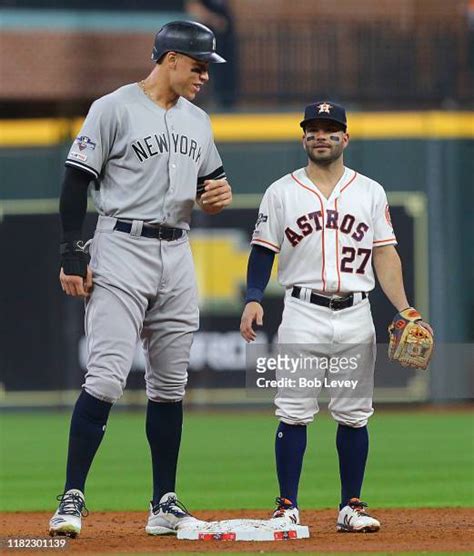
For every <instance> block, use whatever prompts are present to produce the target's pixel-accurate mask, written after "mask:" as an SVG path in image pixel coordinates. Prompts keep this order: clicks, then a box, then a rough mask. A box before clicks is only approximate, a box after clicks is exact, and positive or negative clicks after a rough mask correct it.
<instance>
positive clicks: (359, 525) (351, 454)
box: [336, 425, 380, 533]
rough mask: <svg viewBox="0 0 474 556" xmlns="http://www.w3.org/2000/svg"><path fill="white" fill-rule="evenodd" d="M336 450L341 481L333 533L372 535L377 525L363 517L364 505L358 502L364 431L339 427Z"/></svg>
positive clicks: (364, 452)
mask: <svg viewBox="0 0 474 556" xmlns="http://www.w3.org/2000/svg"><path fill="white" fill-rule="evenodd" d="M336 446H337V453H338V455H339V474H340V477H341V503H340V505H339V515H338V519H337V525H336V529H337V531H340V532H348V533H373V532H376V531H378V530H379V529H380V522H379V521H378V520H377V519H375V518H374V517H372V516H371V515H369V514H368V513H367V511H366V510H365V508H366V507H367V504H366V503H365V502H361V500H360V499H359V496H360V491H361V489H362V483H363V481H364V473H365V464H366V462H367V455H368V453H369V433H368V430H367V427H366V426H365V427H359V428H354V427H348V426H346V425H339V426H338V428H337V435H336Z"/></svg>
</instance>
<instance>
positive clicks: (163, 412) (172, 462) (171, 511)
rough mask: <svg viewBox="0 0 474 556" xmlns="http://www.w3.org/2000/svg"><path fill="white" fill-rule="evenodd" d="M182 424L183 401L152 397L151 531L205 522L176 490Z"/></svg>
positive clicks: (172, 530)
mask: <svg viewBox="0 0 474 556" xmlns="http://www.w3.org/2000/svg"><path fill="white" fill-rule="evenodd" d="M182 428H183V402H181V401H180V402H153V401H151V400H149V401H148V407H147V414H146V436H147V439H148V443H149V445H150V451H151V461H152V466H153V500H152V501H151V502H150V513H149V516H148V522H147V525H146V527H145V531H146V532H147V533H148V534H149V535H170V534H176V533H177V530H178V528H179V527H192V526H196V525H197V524H199V523H201V522H200V521H199V520H198V519H196V518H195V517H194V516H192V515H191V514H190V513H189V512H188V510H187V509H186V508H185V507H184V505H183V504H182V503H181V502H180V501H179V500H178V499H177V496H176V493H175V492H174V491H175V484H176V467H177V464H178V454H179V446H180V444H181V431H182Z"/></svg>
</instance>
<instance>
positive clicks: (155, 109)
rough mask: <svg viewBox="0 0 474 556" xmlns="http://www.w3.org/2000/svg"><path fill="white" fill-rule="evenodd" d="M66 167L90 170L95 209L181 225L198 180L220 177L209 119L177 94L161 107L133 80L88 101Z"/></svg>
mask: <svg viewBox="0 0 474 556" xmlns="http://www.w3.org/2000/svg"><path fill="white" fill-rule="evenodd" d="M66 165H68V166H74V167H77V168H80V169H82V170H86V171H87V172H89V173H90V174H91V176H92V177H93V179H94V180H95V187H94V189H93V191H92V196H93V199H94V203H95V205H96V208H97V210H98V212H99V214H101V215H104V216H113V217H116V218H121V219H124V220H136V219H138V220H143V221H145V222H149V223H155V224H164V225H166V226H171V227H177V228H183V229H186V230H188V229H189V222H190V219H191V212H192V209H193V206H194V202H195V199H196V196H197V195H199V194H200V193H202V190H203V182H204V180H206V179H218V178H222V177H225V174H224V169H223V167H222V161H221V158H220V156H219V153H218V151H217V149H216V146H215V144H214V140H213V135H212V129H211V125H210V120H209V116H208V115H207V114H206V113H205V112H204V111H203V110H201V109H200V108H198V107H197V106H195V105H194V104H192V103H190V102H189V101H187V100H186V99H184V98H182V97H180V98H179V100H178V102H177V103H176V104H175V105H174V106H173V107H172V108H170V109H169V110H165V109H164V108H161V107H160V106H158V105H157V104H155V103H154V102H153V101H152V100H151V99H149V98H148V97H147V96H146V95H145V94H144V93H143V91H142V90H141V88H140V87H139V85H138V84H137V83H133V84H129V85H125V86H124V87H121V88H120V89H117V90H116V91H114V92H113V93H110V94H109V95H106V96H104V97H102V98H100V99H98V100H97V101H95V102H94V103H93V104H92V106H91V109H90V111H89V114H88V115H87V117H86V119H85V121H84V124H83V126H82V129H81V131H80V133H79V136H78V137H77V138H76V140H75V141H74V143H73V145H72V147H71V149H70V151H69V154H68V157H67V160H66Z"/></svg>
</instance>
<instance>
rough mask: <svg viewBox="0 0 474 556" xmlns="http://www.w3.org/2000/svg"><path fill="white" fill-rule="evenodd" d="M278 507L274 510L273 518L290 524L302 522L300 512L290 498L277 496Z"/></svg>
mask: <svg viewBox="0 0 474 556" xmlns="http://www.w3.org/2000/svg"><path fill="white" fill-rule="evenodd" d="M275 503H276V505H277V509H276V510H275V511H274V512H273V515H272V519H281V520H285V521H287V522H288V523H289V524H290V525H298V524H299V522H300V512H299V510H298V508H297V507H296V506H295V505H293V502H292V501H291V500H288V498H276V499H275Z"/></svg>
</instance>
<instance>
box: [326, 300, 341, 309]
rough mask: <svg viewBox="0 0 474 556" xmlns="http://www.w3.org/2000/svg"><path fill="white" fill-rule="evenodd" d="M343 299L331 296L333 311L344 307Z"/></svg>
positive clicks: (330, 304) (330, 305) (330, 306)
mask: <svg viewBox="0 0 474 556" xmlns="http://www.w3.org/2000/svg"><path fill="white" fill-rule="evenodd" d="M341 301H342V299H335V298H333V297H331V299H330V300H329V308H330V309H331V310H332V311H340V310H341V309H342V307H341V306H340V303H341Z"/></svg>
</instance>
